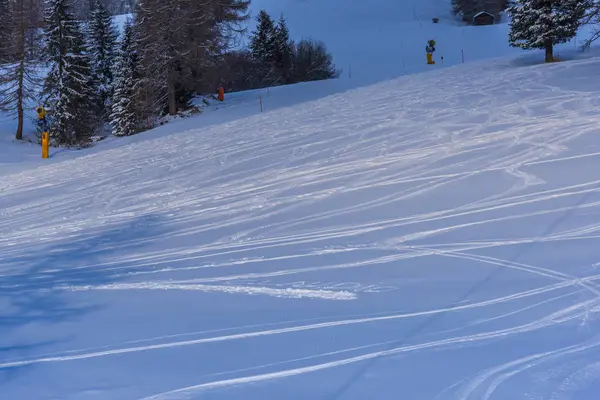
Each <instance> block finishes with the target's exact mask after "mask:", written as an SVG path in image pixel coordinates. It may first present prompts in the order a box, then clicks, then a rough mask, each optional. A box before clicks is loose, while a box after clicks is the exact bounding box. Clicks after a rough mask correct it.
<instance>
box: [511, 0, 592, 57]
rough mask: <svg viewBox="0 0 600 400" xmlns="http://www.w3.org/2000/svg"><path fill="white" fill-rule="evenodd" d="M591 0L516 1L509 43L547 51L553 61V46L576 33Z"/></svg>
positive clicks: (514, 1)
mask: <svg viewBox="0 0 600 400" xmlns="http://www.w3.org/2000/svg"><path fill="white" fill-rule="evenodd" d="M590 6H591V4H590V1H589V0H513V1H512V2H511V3H510V5H509V7H508V13H509V14H510V16H511V23H510V32H509V43H510V45H511V46H513V47H520V48H523V49H545V50H546V57H545V60H546V62H552V61H554V45H556V44H559V43H566V42H568V41H569V40H571V39H572V38H573V37H575V35H576V34H577V30H578V29H579V27H580V26H581V20H582V18H583V17H584V15H585V12H586V10H587V9H588V8H589V7H590Z"/></svg>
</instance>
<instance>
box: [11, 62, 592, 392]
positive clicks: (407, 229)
mask: <svg viewBox="0 0 600 400" xmlns="http://www.w3.org/2000/svg"><path fill="white" fill-rule="evenodd" d="M524 64H525V63H524V62H522V61H521V62H516V61H514V60H499V61H495V62H486V63H479V64H477V63H475V64H472V65H465V66H458V67H455V68H447V69H443V70H440V71H437V72H432V73H426V74H420V75H412V76H406V77H402V78H399V79H397V80H394V81H390V82H384V83H381V84H379V85H374V86H370V87H365V88H361V89H356V90H353V91H349V92H346V93H343V94H337V95H333V96H330V97H326V98H322V99H320V100H317V101H312V102H304V103H301V104H298V105H296V106H294V107H287V108H285V107H283V108H279V109H278V110H277V111H276V112H267V113H263V114H256V115H251V114H252V113H255V111H254V110H255V109H256V108H255V107H257V106H258V105H257V102H256V97H254V96H248V97H244V96H243V95H240V96H238V97H235V98H234V99H235V104H232V103H234V101H233V100H234V99H231V103H228V104H227V105H224V106H226V107H227V108H226V110H223V109H213V110H212V111H211V112H210V113H208V114H206V115H203V116H199V117H197V118H193V119H189V120H186V121H180V122H173V123H172V124H171V123H169V124H167V125H165V126H163V127H161V128H160V129H158V130H155V131H153V132H150V133H148V134H146V135H140V136H138V137H134V138H130V139H126V140H125V141H123V142H118V143H119V144H122V143H126V142H128V143H129V144H128V145H119V144H117V141H114V142H112V143H110V142H109V143H105V144H102V145H99V146H98V147H96V148H95V149H91V150H87V151H84V152H81V153H78V154H80V155H82V156H79V157H76V156H74V155H73V153H68V152H64V153H59V154H55V156H54V157H53V159H51V160H45V161H44V162H42V160H37V161H34V160H32V161H30V163H27V164H18V165H16V166H14V165H13V166H12V167H9V166H5V168H4V169H1V168H0V174H1V175H0V328H1V330H0V390H1V393H2V397H3V398H7V399H39V400H44V399H56V398H60V399H103V400H105V399H111V400H113V399H140V398H144V399H249V400H251V399H267V398H268V399H271V398H273V399H320V398H326V399H344V400H347V399H390V398H403V399H404V398H406V399H414V400H421V399H422V400H431V399H443V400H457V399H461V400H467V399H469V400H482V399H492V400H493V399H501V400H502V399H511V400H513V399H514V400H524V399H528V400H530V399H574V398H577V399H583V400H592V399H596V397H597V393H598V390H599V389H600V381H599V379H598V378H599V377H600V369H599V367H598V357H599V356H600V348H599V347H598V345H599V344H600V340H599V339H598V334H597V332H598V329H599V328H600V323H599V321H598V311H599V310H600V288H599V287H598V284H597V280H598V279H599V278H600V275H598V265H600V260H599V259H598V257H599V256H598V252H597V250H596V249H597V243H598V239H599V237H598V230H599V229H600V223H598V215H599V214H600V170H599V169H598V168H597V164H598V161H599V158H600V144H599V142H598V139H597V138H598V134H599V130H600V128H599V127H598V126H599V124H598V108H599V107H600V100H599V99H600V84H599V83H598V80H597V79H594V77H595V76H596V75H597V71H599V70H600V59H588V60H579V61H571V62H564V63H555V64H552V65H533V66H530V65H524ZM314 85H318V84H314ZM314 87H316V86H313V85H304V86H302V85H299V86H294V87H293V88H287V89H286V88H282V89H280V90H279V91H273V92H272V93H271V94H270V96H271V97H269V98H268V99H269V100H268V101H271V102H272V103H271V104H278V103H282V104H285V102H286V101H288V102H291V100H288V99H290V98H291V97H292V96H297V97H298V100H297V102H300V101H302V100H308V99H310V98H311V96H314V95H313V94H312V91H313V89H314ZM301 88H304V89H305V90H306V92H307V93H305V94H302V93H301ZM286 90H287V91H286ZM294 91H295V92H294ZM278 99H279V101H278ZM250 110H253V111H250ZM248 115H251V116H249V117H246V116H248ZM232 116H234V118H233V119H232ZM245 117H246V118H245ZM235 118H237V119H235ZM219 119H220V120H221V121H229V122H224V123H221V124H218V123H217V122H218V120H219ZM207 121H208V122H207ZM203 123H204V124H206V125H205V126H204V127H203V128H192V126H193V125H194V124H198V125H197V126H200V124H203ZM211 124H212V125H211ZM168 131H171V132H177V133H176V134H173V135H167V134H166V133H167V132H168ZM35 165H37V167H36V166H35Z"/></svg>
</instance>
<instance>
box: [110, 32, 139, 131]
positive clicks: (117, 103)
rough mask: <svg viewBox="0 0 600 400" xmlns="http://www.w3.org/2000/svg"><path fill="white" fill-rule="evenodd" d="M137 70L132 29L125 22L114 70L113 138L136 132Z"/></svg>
mask: <svg viewBox="0 0 600 400" xmlns="http://www.w3.org/2000/svg"><path fill="white" fill-rule="evenodd" d="M138 68H139V60H138V54H137V49H136V42H135V37H134V29H133V26H132V25H131V23H130V22H129V21H127V23H126V24H125V27H124V32H123V39H122V41H121V48H120V49H119V53H118V58H117V62H116V63H115V69H114V72H115V76H114V77H115V79H114V97H113V103H112V113H111V115H110V123H111V126H112V128H113V134H114V135H115V136H129V135H133V134H135V133H137V132H138V121H139V114H138V110H137V107H136V90H137V89H138V87H139V79H140V75H139V72H138Z"/></svg>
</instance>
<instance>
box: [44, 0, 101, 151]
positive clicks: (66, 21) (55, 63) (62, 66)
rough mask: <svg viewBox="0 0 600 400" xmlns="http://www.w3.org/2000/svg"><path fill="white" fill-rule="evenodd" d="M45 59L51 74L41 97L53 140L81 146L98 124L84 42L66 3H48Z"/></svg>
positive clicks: (55, 0)
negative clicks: (48, 114)
mask: <svg viewBox="0 0 600 400" xmlns="http://www.w3.org/2000/svg"><path fill="white" fill-rule="evenodd" d="M46 4H47V8H46V27H45V33H44V34H45V37H46V49H45V51H46V59H47V61H48V63H49V65H50V72H49V74H48V75H47V77H46V81H45V82H44V95H45V98H46V100H47V101H48V102H49V103H50V104H51V107H50V109H51V111H52V115H53V117H54V121H53V124H52V126H51V129H50V134H51V135H52V137H54V138H56V139H57V141H58V142H59V143H62V144H74V143H82V142H84V141H86V139H89V137H90V136H91V135H92V134H93V132H94V130H95V128H96V127H97V126H96V123H97V119H96V116H95V104H96V98H95V93H94V90H95V88H94V85H93V78H92V71H91V67H90V60H89V56H88V55H87V53H86V51H85V38H84V35H83V31H82V29H81V26H80V25H79V23H78V22H77V21H76V20H75V19H74V18H73V16H72V14H71V11H70V9H71V7H70V4H69V0H47V3H46Z"/></svg>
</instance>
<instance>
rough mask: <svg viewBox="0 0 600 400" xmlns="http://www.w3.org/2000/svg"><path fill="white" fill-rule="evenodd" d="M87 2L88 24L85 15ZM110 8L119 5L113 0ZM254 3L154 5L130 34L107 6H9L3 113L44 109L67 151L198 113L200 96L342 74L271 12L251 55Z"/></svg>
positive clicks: (52, 1) (72, 2)
mask: <svg viewBox="0 0 600 400" xmlns="http://www.w3.org/2000/svg"><path fill="white" fill-rule="evenodd" d="M83 3H85V4H87V9H88V10H89V12H88V14H87V17H86V18H85V19H81V18H79V17H78V16H77V15H78V13H80V12H81V7H79V6H81V5H82V4H83ZM108 4H111V3H110V2H109V3H108ZM249 4H250V1H249V0H204V1H202V2H192V1H189V0H145V1H143V2H138V3H137V4H136V5H135V9H134V11H135V12H134V14H133V18H132V19H131V20H129V21H127V23H126V24H125V26H124V27H123V29H122V32H119V30H118V28H117V27H116V26H115V24H114V23H113V20H112V18H111V10H110V9H109V8H108V7H107V6H106V3H105V2H104V1H102V0H91V1H89V0H46V2H45V3H44V5H42V4H41V1H40V0H0V108H2V109H4V110H8V111H9V112H11V113H12V114H13V115H14V116H15V118H16V119H17V120H18V127H17V132H16V138H17V139H22V138H23V129H24V128H23V126H24V123H23V122H24V118H25V111H26V110H27V108H28V107H30V105H31V104H43V105H44V106H45V107H46V109H47V110H48V115H49V119H50V136H51V138H52V140H53V143H55V144H58V145H66V146H69V145H81V144H85V143H89V141H90V138H91V137H92V136H93V135H96V134H98V133H99V132H102V131H103V130H104V129H107V128H110V129H111V130H112V133H113V134H114V135H116V136H125V135H132V134H135V133H138V132H140V131H143V130H146V129H148V128H150V127H152V123H151V122H150V121H153V120H155V119H156V118H157V117H160V116H163V115H166V114H169V115H175V114H177V113H179V112H181V111H184V110H188V109H190V108H191V107H192V100H193V99H194V97H196V96H197V95H199V94H206V93H214V92H216V90H217V88H218V87H219V86H223V87H224V88H225V89H227V90H246V89H254V88H260V87H265V86H270V85H278V84H288V83H295V82H300V81H306V80H320V79H330V78H335V77H337V76H339V71H337V70H336V69H335V67H334V65H333V62H332V57H331V54H329V53H328V52H327V50H326V48H325V45H324V44H323V43H322V42H318V41H312V40H303V41H300V42H299V43H295V42H294V41H292V40H290V38H289V30H288V27H287V24H286V22H285V19H284V18H283V16H282V17H281V18H280V19H279V21H277V22H275V21H273V19H272V18H271V17H270V16H269V15H268V14H267V13H266V12H265V11H261V12H260V13H259V15H258V17H257V22H258V26H257V29H256V30H255V31H254V32H252V34H251V36H250V46H249V47H248V48H247V49H241V50H239V49H238V50H232V48H234V47H235V45H236V44H237V41H238V40H239V39H240V38H241V37H242V36H243V35H244V34H245V33H246V32H245V28H244V25H243V24H244V22H245V21H247V20H248V18H249V17H250V16H249V12H248V9H249Z"/></svg>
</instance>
